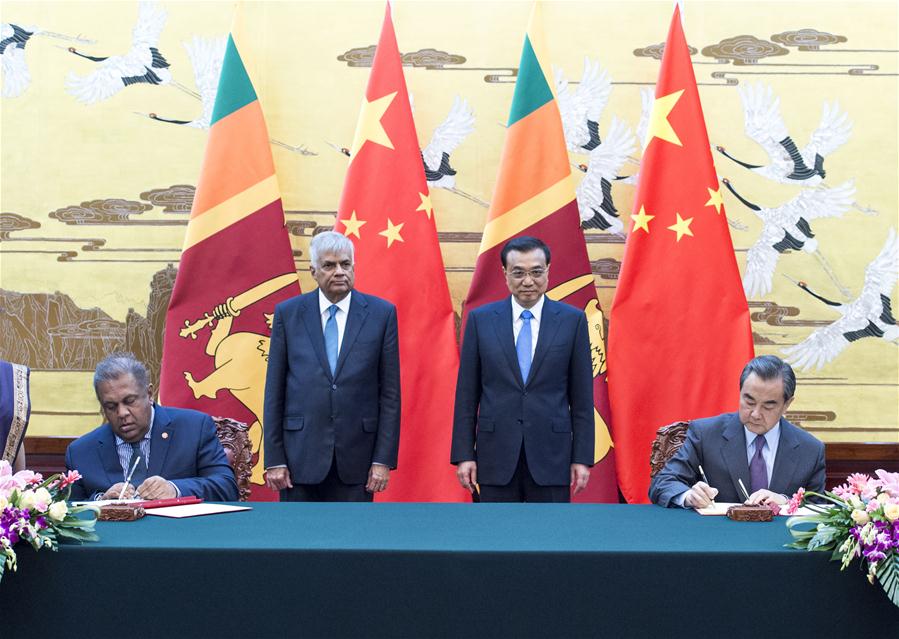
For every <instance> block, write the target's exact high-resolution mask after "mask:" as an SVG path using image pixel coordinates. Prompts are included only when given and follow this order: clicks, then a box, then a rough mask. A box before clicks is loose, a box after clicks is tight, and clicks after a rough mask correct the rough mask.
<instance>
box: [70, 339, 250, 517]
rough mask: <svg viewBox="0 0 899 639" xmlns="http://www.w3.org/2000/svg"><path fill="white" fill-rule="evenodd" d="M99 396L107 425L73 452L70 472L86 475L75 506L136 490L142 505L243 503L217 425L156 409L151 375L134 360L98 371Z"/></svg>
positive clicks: (117, 360)
mask: <svg viewBox="0 0 899 639" xmlns="http://www.w3.org/2000/svg"><path fill="white" fill-rule="evenodd" d="M94 390H95V391H96V393H97V399H98V400H99V401H100V407H101V409H102V411H103V416H104V417H105V418H106V423H105V424H103V425H102V426H99V427H98V428H95V429H94V430H92V431H91V432H89V433H87V434H86V435H83V436H81V437H79V438H78V439H76V440H75V441H74V442H72V443H71V444H69V447H68V449H67V450H66V468H68V469H69V470H73V469H75V470H78V472H80V473H81V479H80V480H79V481H77V482H75V483H74V484H73V485H72V494H71V498H72V499H73V500H82V499H117V498H119V497H126V498H127V497H134V496H135V489H136V492H137V494H139V495H140V497H141V498H142V499H170V498H173V497H187V496H190V495H193V496H196V497H201V498H203V499H205V500H207V501H237V500H238V493H237V482H235V480H234V471H233V470H232V469H231V466H229V465H228V458H227V457H226V456H225V451H224V450H223V449H222V445H221V443H219V440H218V437H217V436H216V434H215V423H214V422H213V421H212V418H211V417H209V415H205V414H203V413H200V412H197V411H195V410H186V409H181V408H170V407H167V406H160V405H159V404H154V403H153V400H152V399H151V393H152V385H151V384H150V383H149V381H148V378H147V369H146V368H145V367H144V365H143V364H141V363H140V362H139V361H138V360H137V359H135V358H134V356H133V355H132V354H131V353H115V354H113V355H110V356H108V357H106V358H105V359H104V360H103V361H101V362H100V363H99V364H97V368H96V370H95V371H94ZM132 468H133V469H134V470H133V472H132V470H131V469H132ZM129 472H131V473H132V474H131V481H130V482H129V483H127V484H126V483H125V481H124V480H125V478H126V477H127V476H128V473H129Z"/></svg>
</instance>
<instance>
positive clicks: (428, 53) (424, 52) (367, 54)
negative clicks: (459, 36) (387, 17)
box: [337, 44, 466, 70]
mask: <svg viewBox="0 0 899 639" xmlns="http://www.w3.org/2000/svg"><path fill="white" fill-rule="evenodd" d="M375 49H377V46H375V45H373V44H372V45H369V46H367V47H356V48H354V49H350V50H349V51H347V52H346V53H341V54H340V55H339V56H337V59H338V60H339V61H340V62H346V63H347V66H349V67H370V66H371V64H372V60H374V58H375ZM402 59H403V66H407V67H417V68H424V69H433V70H439V69H442V68H443V67H445V66H449V65H459V64H465V62H466V58H465V56H461V55H458V54H455V53H447V52H446V51H440V50H439V49H431V48H428V49H419V50H418V51H412V52H410V53H403V54H402Z"/></svg>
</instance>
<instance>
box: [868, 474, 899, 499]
mask: <svg viewBox="0 0 899 639" xmlns="http://www.w3.org/2000/svg"><path fill="white" fill-rule="evenodd" d="M874 474H875V475H877V480H876V481H875V483H876V484H877V485H878V486H880V487H881V488H882V489H883V492H885V493H889V495H890V497H896V498H899V473H888V472H887V471H885V470H883V469H879V470H875V471H874Z"/></svg>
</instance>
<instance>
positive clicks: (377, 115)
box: [350, 91, 396, 161]
mask: <svg viewBox="0 0 899 639" xmlns="http://www.w3.org/2000/svg"><path fill="white" fill-rule="evenodd" d="M395 97H396V91H394V92H393V93H390V94H388V95H385V96H384V97H382V98H378V99H377V100H372V101H371V102H369V101H368V100H367V99H365V98H363V99H362V109H361V110H360V111H359V121H358V122H356V137H354V138H353V146H352V148H350V160H351V161H352V159H353V158H355V157H356V154H357V153H358V152H359V149H361V148H362V145H363V144H365V143H366V142H368V141H369V140H371V141H372V142H374V143H375V144H380V145H381V146H386V147H387V148H388V149H393V142H391V141H390V138H389V137H388V136H387V131H385V130H384V125H383V124H381V118H383V117H384V114H385V113H386V112H387V108H388V107H389V106H390V103H391V102H393V98H395Z"/></svg>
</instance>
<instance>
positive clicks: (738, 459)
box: [721, 415, 749, 501]
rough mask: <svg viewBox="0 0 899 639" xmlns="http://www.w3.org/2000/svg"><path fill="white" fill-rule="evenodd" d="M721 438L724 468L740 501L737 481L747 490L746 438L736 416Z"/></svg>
mask: <svg viewBox="0 0 899 639" xmlns="http://www.w3.org/2000/svg"><path fill="white" fill-rule="evenodd" d="M721 437H722V438H723V439H724V444H723V446H722V447H721V455H722V457H723V458H724V466H725V468H727V472H728V473H730V479H731V482H733V485H734V492H736V494H737V495H738V496H740V498H741V499H740V500H741V501H742V495H743V490H742V489H741V488H740V482H739V480H740V479H742V480H743V485H745V486H746V490H749V462H748V461H747V459H746V436H745V435H744V434H743V424H741V423H740V419H739V418H738V417H737V416H736V415H734V416H733V417H732V418H731V420H730V422H729V423H728V424H727V426H725V427H724V429H723V430H722V432H721Z"/></svg>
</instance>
